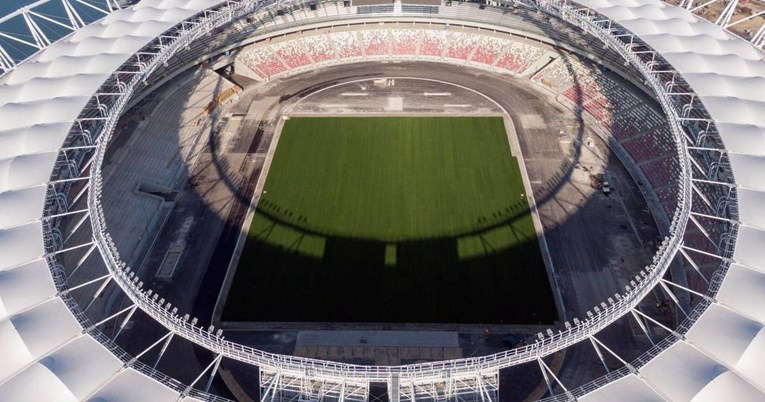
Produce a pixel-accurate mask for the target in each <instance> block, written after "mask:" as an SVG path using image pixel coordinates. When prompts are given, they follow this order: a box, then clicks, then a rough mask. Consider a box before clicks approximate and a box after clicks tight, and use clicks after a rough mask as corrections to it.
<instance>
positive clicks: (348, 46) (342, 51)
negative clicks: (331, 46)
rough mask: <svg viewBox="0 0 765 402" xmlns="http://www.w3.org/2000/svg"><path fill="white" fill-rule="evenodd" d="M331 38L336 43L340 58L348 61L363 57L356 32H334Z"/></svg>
mask: <svg viewBox="0 0 765 402" xmlns="http://www.w3.org/2000/svg"><path fill="white" fill-rule="evenodd" d="M330 36H331V37H332V41H333V42H334V43H335V48H336V49H337V55H338V57H339V58H341V59H348V58H357V57H361V56H362V53H361V52H362V48H361V42H360V41H359V37H358V36H357V35H356V32H334V33H332V34H330Z"/></svg>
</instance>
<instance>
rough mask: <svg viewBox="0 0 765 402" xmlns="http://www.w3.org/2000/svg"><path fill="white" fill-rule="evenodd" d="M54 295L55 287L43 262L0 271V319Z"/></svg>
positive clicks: (34, 262)
mask: <svg viewBox="0 0 765 402" xmlns="http://www.w3.org/2000/svg"><path fill="white" fill-rule="evenodd" d="M55 295H56V286H55V285H54V284H53V278H52V277H51V275H50V270H48V264H47V263H46V262H45V260H37V261H33V262H30V263H29V264H24V265H21V266H19V267H16V268H13V269H9V270H5V271H0V319H4V318H6V317H8V316H9V315H13V314H16V313H18V312H20V311H21V310H24V309H27V308H29V307H32V306H34V305H36V304H38V303H40V302H41V301H43V300H45V299H48V298H51V297H54V296H55Z"/></svg>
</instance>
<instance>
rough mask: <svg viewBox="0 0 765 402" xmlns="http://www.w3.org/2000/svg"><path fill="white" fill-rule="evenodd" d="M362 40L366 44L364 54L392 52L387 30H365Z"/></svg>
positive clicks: (377, 54) (382, 54)
mask: <svg viewBox="0 0 765 402" xmlns="http://www.w3.org/2000/svg"><path fill="white" fill-rule="evenodd" d="M361 42H362V43H363V44H364V54H365V55H367V56H384V55H387V54H389V53H390V52H389V51H390V49H389V47H390V42H391V40H390V39H389V38H388V31H387V30H373V31H363V32H362V33H361Z"/></svg>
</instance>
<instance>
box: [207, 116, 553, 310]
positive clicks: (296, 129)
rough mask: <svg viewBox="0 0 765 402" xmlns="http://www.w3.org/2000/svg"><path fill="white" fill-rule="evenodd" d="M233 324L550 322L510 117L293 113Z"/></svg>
mask: <svg viewBox="0 0 765 402" xmlns="http://www.w3.org/2000/svg"><path fill="white" fill-rule="evenodd" d="M233 279H234V280H233V282H232V286H231V289H230V291H229V295H228V298H227V301H226V306H225V308H224V311H223V316H222V320H224V321H269V322H270V321H275V322H380V323H409V322H414V323H486V324H489V323H507V324H511V323H518V324H529V323H534V324H536V323H537V322H542V323H549V322H551V321H553V320H554V319H555V318H556V317H555V308H554V304H553V300H552V293H551V291H550V286H549V284H548V280H547V274H546V271H545V267H544V263H543V261H542V258H541V254H540V251H539V245H538V243H537V235H536V232H535V230H534V225H533V221H532V217H531V214H530V212H529V206H528V204H527V202H526V195H525V189H524V186H523V181H522V176H521V172H520V169H519V166H518V163H517V160H516V158H515V157H513V156H512V154H511V151H510V145H509V143H508V139H507V132H506V130H505V127H504V122H503V119H502V118H501V117H354V118H347V117H346V118H323V117H317V118H293V119H291V120H289V121H287V122H286V124H285V125H284V128H283V130H282V133H281V137H280V139H279V142H278V144H277V148H276V152H275V155H274V159H273V161H272V163H271V166H270V169H269V172H268V176H267V178H266V182H265V186H264V189H263V193H262V194H261V198H260V200H259V202H258V205H257V209H256V213H255V216H254V218H253V220H252V223H251V225H250V227H249V232H248V236H247V241H246V243H245V246H244V249H243V251H242V255H241V257H240V260H239V264H238V266H237V268H236V272H235V274H234V278H233Z"/></svg>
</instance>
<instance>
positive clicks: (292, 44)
mask: <svg viewBox="0 0 765 402" xmlns="http://www.w3.org/2000/svg"><path fill="white" fill-rule="evenodd" d="M274 48H275V49H276V55H277V56H279V58H280V59H282V60H284V63H286V64H287V66H288V67H289V68H299V67H303V66H307V65H309V64H311V60H310V59H308V56H307V55H306V52H305V50H303V47H302V46H301V44H300V42H299V41H288V42H283V43H280V44H278V45H275V46H274Z"/></svg>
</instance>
